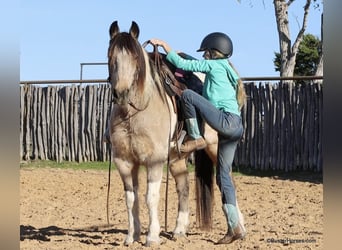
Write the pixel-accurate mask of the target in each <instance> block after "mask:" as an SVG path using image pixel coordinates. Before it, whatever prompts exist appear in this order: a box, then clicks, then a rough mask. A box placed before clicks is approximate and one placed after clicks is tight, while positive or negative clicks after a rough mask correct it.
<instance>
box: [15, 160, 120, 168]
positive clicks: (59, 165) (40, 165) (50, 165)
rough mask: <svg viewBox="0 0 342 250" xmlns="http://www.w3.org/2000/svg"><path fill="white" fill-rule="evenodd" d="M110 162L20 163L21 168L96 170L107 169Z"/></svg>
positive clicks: (36, 161)
mask: <svg viewBox="0 0 342 250" xmlns="http://www.w3.org/2000/svg"><path fill="white" fill-rule="evenodd" d="M108 164H109V162H108V161H107V162H100V161H93V162H81V163H78V162H71V161H64V162H56V161H42V160H35V161H29V162H22V163H20V168H61V169H80V170H89V169H96V170H107V169H108ZM112 169H115V165H114V164H112Z"/></svg>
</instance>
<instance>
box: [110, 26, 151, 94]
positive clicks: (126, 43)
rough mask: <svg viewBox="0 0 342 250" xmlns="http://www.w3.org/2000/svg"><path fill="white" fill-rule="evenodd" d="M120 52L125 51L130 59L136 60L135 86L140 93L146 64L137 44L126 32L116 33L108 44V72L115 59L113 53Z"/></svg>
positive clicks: (144, 77) (140, 48) (141, 50)
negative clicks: (130, 56) (129, 55)
mask: <svg viewBox="0 0 342 250" xmlns="http://www.w3.org/2000/svg"><path fill="white" fill-rule="evenodd" d="M122 50H126V52H127V53H129V54H131V55H132V57H133V58H134V59H136V60H137V66H138V70H137V85H138V89H139V90H141V91H142V90H143V86H144V82H145V79H146V63H145V58H144V52H143V49H142V47H141V46H140V44H139V42H138V41H137V40H136V39H134V38H133V37H132V36H131V35H130V34H129V33H127V32H122V33H118V34H117V35H115V36H114V37H113V38H112V39H111V40H110V42H109V48H108V59H109V60H108V62H109V64H108V65H109V72H112V71H111V65H112V63H113V62H112V60H113V58H115V53H117V51H122Z"/></svg>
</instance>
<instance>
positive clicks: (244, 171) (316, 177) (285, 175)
mask: <svg viewBox="0 0 342 250" xmlns="http://www.w3.org/2000/svg"><path fill="white" fill-rule="evenodd" d="M108 165H109V162H108V161H106V162H100V161H94V162H81V163H78V162H69V161H64V162H60V163H58V162H56V161H49V160H47V161H42V160H35V161H29V162H22V163H20V168H60V169H76V170H77V169H78V170H108V167H109V166H108ZM111 168H112V170H115V169H116V167H115V164H112V167H111ZM142 169H145V168H142ZM188 170H189V172H194V171H195V167H194V165H192V164H190V163H188ZM164 171H165V172H166V166H165V167H164ZM233 176H258V177H276V178H279V179H292V180H299V181H309V182H316V183H323V175H322V173H314V172H312V171H292V172H284V171H279V170H278V171H277V170H257V169H252V168H248V167H239V168H236V167H234V168H233Z"/></svg>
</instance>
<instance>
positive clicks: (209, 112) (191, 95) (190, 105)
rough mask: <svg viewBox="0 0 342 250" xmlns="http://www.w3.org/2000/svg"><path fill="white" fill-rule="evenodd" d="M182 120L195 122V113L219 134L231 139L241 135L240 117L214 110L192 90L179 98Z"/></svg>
mask: <svg viewBox="0 0 342 250" xmlns="http://www.w3.org/2000/svg"><path fill="white" fill-rule="evenodd" d="M181 100H182V108H183V115H184V119H185V120H188V119H193V118H195V119H196V120H197V117H196V116H197V113H199V114H200V116H201V118H203V120H204V121H205V122H206V123H208V125H209V126H210V127H212V128H213V129H215V130H216V131H217V132H218V133H219V134H222V135H224V136H225V137H229V138H231V139H234V138H240V137H241V135H242V133H243V127H242V122H241V117H240V116H238V115H236V114H232V113H228V112H224V111H222V110H219V109H218V108H216V107H215V106H214V105H213V104H212V103H211V102H210V101H208V100H207V99H205V98H204V97H203V96H201V95H199V94H197V93H196V92H194V91H192V90H189V89H187V90H185V91H184V92H183V94H182V97H181Z"/></svg>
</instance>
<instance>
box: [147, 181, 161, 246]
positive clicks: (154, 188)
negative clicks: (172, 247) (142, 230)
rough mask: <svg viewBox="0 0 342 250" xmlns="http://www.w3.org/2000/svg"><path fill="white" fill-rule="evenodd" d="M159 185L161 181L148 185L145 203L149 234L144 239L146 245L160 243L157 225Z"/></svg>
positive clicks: (158, 226)
mask: <svg viewBox="0 0 342 250" xmlns="http://www.w3.org/2000/svg"><path fill="white" fill-rule="evenodd" d="M160 183H161V180H159V181H156V182H149V183H148V188H147V195H146V203H147V207H148V209H149V216H150V225H149V232H148V235H147V239H146V241H147V243H149V242H157V243H159V241H160V238H159V233H160V225H159V218H158V204H159V196H160V195H159V189H160Z"/></svg>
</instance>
